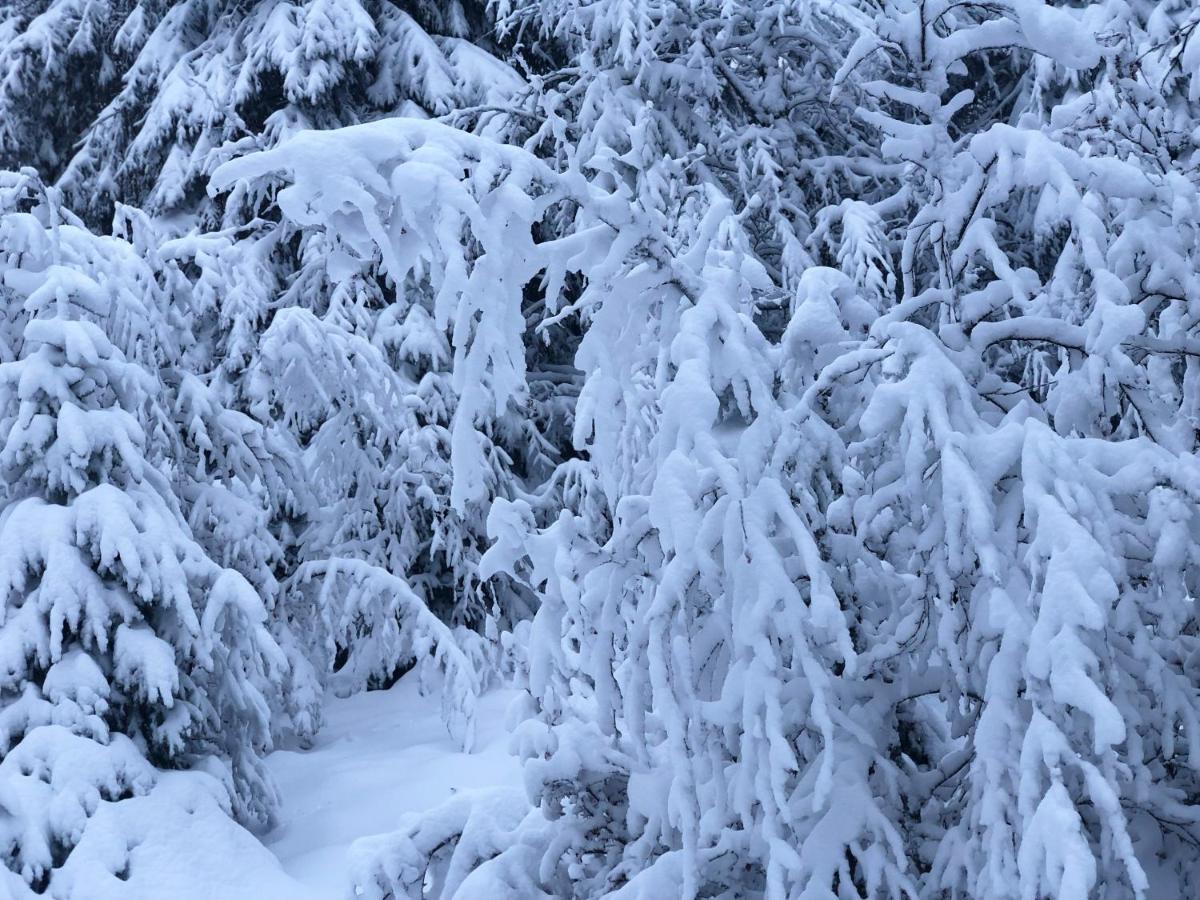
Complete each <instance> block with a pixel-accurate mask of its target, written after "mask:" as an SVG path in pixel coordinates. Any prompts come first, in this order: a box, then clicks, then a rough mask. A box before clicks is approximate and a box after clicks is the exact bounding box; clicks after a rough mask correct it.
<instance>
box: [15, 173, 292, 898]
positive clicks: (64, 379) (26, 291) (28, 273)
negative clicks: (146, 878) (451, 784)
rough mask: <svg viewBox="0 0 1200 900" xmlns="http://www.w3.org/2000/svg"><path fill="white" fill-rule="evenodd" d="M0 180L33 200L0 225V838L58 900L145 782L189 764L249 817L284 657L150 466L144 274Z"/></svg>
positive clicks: (154, 450) (150, 371)
mask: <svg viewBox="0 0 1200 900" xmlns="http://www.w3.org/2000/svg"><path fill="white" fill-rule="evenodd" d="M0 187H3V188H4V189H5V190H6V191H9V192H10V193H9V194H8V197H9V198H20V197H21V196H22V195H25V196H29V195H30V194H32V195H33V197H32V198H31V200H32V203H28V204H24V205H26V206H27V207H28V208H29V211H27V212H18V211H16V210H15V209H14V208H13V207H12V206H6V208H4V209H3V210H2V211H0V212H2V218H0V230H2V231H3V232H4V233H5V234H7V235H10V236H11V238H12V240H11V241H8V242H6V243H5V244H4V246H5V248H6V250H5V253H4V255H3V257H2V258H0V267H2V278H3V283H4V284H5V285H6V287H7V288H8V289H10V290H11V291H12V296H13V297H14V298H15V300H16V302H18V303H23V312H24V316H25V324H24V327H23V329H22V330H21V333H20V335H19V337H16V338H15V340H14V344H15V346H14V348H13V349H14V351H15V353H14V355H15V358H13V359H11V360H9V361H6V362H4V363H2V364H0V410H2V412H0V432H2V434H3V439H2V440H3V443H2V447H0V466H2V467H3V472H4V495H3V501H4V507H3V512H2V513H0V593H2V594H3V596H4V597H5V605H4V614H3V619H2V620H0V696H2V697H3V710H2V712H0V721H2V724H0V757H2V760H0V833H2V835H3V838H2V840H3V845H4V847H5V850H4V857H5V862H6V865H7V866H8V868H9V869H10V870H11V871H12V872H13V873H15V875H17V876H19V877H20V879H21V881H22V883H25V884H27V885H28V886H30V887H31V888H32V889H33V890H35V891H38V892H42V891H45V890H47V889H49V890H50V891H52V892H53V893H55V895H61V896H68V895H71V896H77V894H72V891H73V890H74V888H72V887H71V885H72V884H73V883H74V880H75V879H84V878H86V876H85V875H84V874H81V873H82V872H83V871H84V870H85V869H86V865H90V864H91V863H88V864H85V863H82V862H80V863H78V864H76V863H74V862H73V860H74V859H75V857H74V851H75V848H76V847H78V846H81V845H86V844H89V843H90V842H92V841H101V840H105V838H101V837H99V836H97V837H94V838H93V837H89V835H90V834H91V833H92V831H91V830H90V829H91V823H92V821H93V818H94V817H95V816H96V815H98V812H97V811H98V809H99V808H100V806H99V804H101V801H104V802H118V801H121V800H123V799H125V798H128V797H133V796H139V795H144V794H146V793H147V792H149V791H151V790H152V789H153V787H154V785H155V784H156V782H157V780H158V777H159V771H158V770H159V769H161V768H173V767H182V766H194V767H200V768H203V769H207V770H208V771H209V772H210V773H211V775H212V776H216V777H215V779H212V778H211V776H210V780H212V785H211V787H210V788H209V791H210V793H211V792H212V790H213V789H216V790H217V793H216V794H215V795H214V796H215V797H217V799H218V800H219V803H220V804H221V805H223V806H224V808H225V809H226V810H229V811H232V812H234V813H235V814H236V815H237V816H239V817H240V818H242V819H243V820H245V821H248V822H255V821H257V822H265V821H268V820H269V818H270V816H271V815H272V811H273V808H274V803H275V796H274V791H273V788H272V787H271V785H270V783H269V781H268V780H267V778H266V775H265V772H264V770H263V769H262V766H261V762H260V759H259V755H260V754H261V753H262V752H264V751H265V750H266V749H268V748H269V746H270V704H271V702H272V700H273V699H274V696H273V695H274V693H275V691H276V690H277V688H276V687H275V685H274V683H275V682H277V681H278V680H280V679H281V678H282V676H283V675H284V673H285V672H286V671H287V669H288V664H287V659H286V657H285V655H284V653H283V652H282V651H281V649H280V647H279V646H278V644H277V643H276V641H275V639H274V638H273V637H272V635H271V633H270V630H269V628H268V622H267V611H266V609H265V607H264V604H263V600H262V598H261V597H260V595H259V594H258V593H257V592H256V591H255V590H254V589H253V587H252V586H251V585H250V584H249V583H248V582H247V580H246V579H245V578H244V577H243V576H242V575H241V574H239V573H238V572H236V571H235V570H232V569H228V568H224V567H222V566H221V565H220V564H219V563H218V562H216V561H215V560H214V559H212V558H211V557H210V556H209V555H207V554H206V553H205V552H204V550H203V549H202V548H201V546H200V545H199V544H198V543H197V542H196V540H195V539H194V538H193V536H192V534H191V531H190V529H189V527H188V524H187V522H186V520H185V519H184V517H183V513H182V511H181V507H180V503H179V499H178V498H177V496H176V495H175V493H174V491H173V490H172V484H171V482H170V480H169V479H168V478H167V477H166V476H165V475H164V474H163V472H162V469H161V468H160V462H159V460H160V459H161V455H160V454H161V452H162V451H163V450H164V449H165V448H164V447H163V446H162V445H161V442H162V441H164V440H165V436H164V435H163V430H164V429H165V428H167V427H168V425H169V422H170V420H169V418H167V417H166V410H164V409H163V408H162V407H161V406H160V402H161V401H160V398H161V397H162V395H163V388H162V385H161V384H159V383H158V382H157V379H156V377H155V373H156V372H157V369H156V368H155V367H153V366H152V365H150V363H152V362H153V360H155V358H156V355H157V352H158V351H160V350H161V351H164V352H165V351H169V349H170V348H169V347H158V346H156V344H155V342H154V340H155V334H156V332H157V331H158V330H159V329H160V327H161V324H162V323H161V322H160V321H159V315H160V310H158V309H157V308H156V307H155V306H154V305H153V302H152V301H153V300H154V299H155V298H154V294H153V292H152V291H147V292H146V293H143V292H141V291H138V290H137V288H138V285H139V280H140V282H141V285H142V287H143V288H152V287H153V286H154V280H153V278H152V276H150V275H149V274H148V273H146V272H145V270H144V269H143V270H140V271H139V268H138V265H137V257H136V256H135V255H134V254H133V252H132V250H131V249H130V248H129V247H128V245H125V244H123V243H122V242H121V241H119V240H117V239H108V240H104V239H97V238H94V237H92V236H91V235H90V234H88V233H87V232H86V231H85V230H83V229H82V227H81V226H80V224H79V223H78V220H74V219H73V218H72V217H70V216H65V215H64V214H61V212H60V211H59V210H58V208H57V206H56V201H55V198H54V196H53V193H52V192H50V193H47V192H46V191H45V190H44V189H43V188H41V186H40V185H39V184H38V183H37V182H36V180H33V179H32V178H30V177H28V176H18V177H17V178H15V179H11V178H9V179H8V180H6V181H4V182H0ZM39 195H40V197H39ZM139 276H140V277H139ZM140 360H141V361H140ZM106 821H107V820H106ZM98 827H100V828H101V830H104V829H106V828H107V827H108V826H106V825H102V826H98ZM108 855H109V857H111V858H110V859H108V860H107V861H106V863H105V864H106V865H111V866H115V867H116V868H113V869H111V870H110V871H112V872H119V871H120V869H121V867H122V866H123V865H125V862H124V859H123V857H122V858H118V857H121V854H119V853H118V854H116V855H115V856H114V855H113V854H111V853H110V854H108ZM13 883H14V884H15V883H16V882H13Z"/></svg>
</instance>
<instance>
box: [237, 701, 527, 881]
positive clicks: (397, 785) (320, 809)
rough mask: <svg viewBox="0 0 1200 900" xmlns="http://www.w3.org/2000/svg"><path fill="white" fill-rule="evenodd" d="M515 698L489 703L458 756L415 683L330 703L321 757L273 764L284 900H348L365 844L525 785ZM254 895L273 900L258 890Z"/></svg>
mask: <svg viewBox="0 0 1200 900" xmlns="http://www.w3.org/2000/svg"><path fill="white" fill-rule="evenodd" d="M515 696H516V692H515V691H513V690H497V691H492V692H491V693H489V694H487V695H485V696H484V697H482V698H481V699H480V703H479V708H478V720H477V723H476V729H477V730H476V749H475V751H474V752H472V753H461V752H459V751H458V750H457V749H456V747H455V744H454V742H453V741H452V740H451V739H450V736H449V735H448V734H447V733H446V728H445V726H444V725H443V724H442V719H441V714H440V703H439V700H438V698H437V697H436V696H426V697H422V696H421V695H420V693H419V692H418V690H417V683H416V680H415V679H414V678H404V679H401V680H400V682H399V683H398V684H397V685H396V686H395V687H393V688H391V690H387V691H371V692H368V693H364V694H357V695H355V696H352V697H349V698H346V699H338V698H330V700H329V702H328V704H327V706H326V708H325V717H326V718H325V726H324V728H323V729H322V730H321V733H320V734H319V735H318V736H317V741H316V744H315V745H314V746H313V748H312V749H310V750H306V751H299V752H297V751H290V750H281V751H277V752H275V753H273V754H271V756H270V757H269V758H268V760H267V763H268V765H269V767H270V769H271V773H272V774H273V775H274V776H275V779H276V783H277V784H278V786H279V790H280V793H281V795H282V800H283V809H282V812H281V815H280V818H281V822H280V825H279V826H278V827H277V828H276V829H275V830H274V831H272V832H271V833H270V834H268V835H266V836H265V838H264V840H265V842H266V844H267V846H268V847H269V848H270V850H271V851H273V852H274V853H275V855H276V856H277V857H278V858H279V861H280V863H281V864H282V868H283V872H278V871H277V878H276V879H275V880H277V881H278V882H279V886H278V888H277V890H278V891H280V893H278V894H277V896H278V897H279V898H280V900H283V898H285V897H286V898H287V900H309V898H311V900H340V898H342V897H344V896H345V892H346V889H347V887H348V882H347V877H348V876H347V872H348V869H347V857H346V851H347V849H348V848H349V847H350V845H351V844H352V843H353V842H354V841H355V840H357V839H358V838H360V837H365V836H367V835H373V834H379V833H381V832H388V831H392V830H393V829H395V828H396V827H397V825H398V824H399V822H400V818H401V816H402V815H404V814H405V813H408V812H418V811H421V810H425V809H429V808H431V807H433V806H435V805H437V804H438V803H440V802H442V801H443V800H445V799H446V798H448V797H449V796H450V795H451V794H452V793H453V792H454V791H456V790H462V789H469V788H480V787H487V786H491V785H499V784H516V783H518V781H519V777H520V773H519V768H518V766H517V761H516V759H515V758H513V757H511V756H510V755H509V754H508V750H507V746H508V735H507V732H506V730H505V727H504V718H505V711H506V710H507V708H508V705H509V703H511V701H512V699H513V698H514V697H515ZM284 873H286V875H287V876H290V877H287V878H284V877H283V875H284ZM297 883H298V884H297ZM283 891H287V892H288V893H286V894H285V893H282V892H283ZM238 896H239V897H240V896H243V895H241V894H239V895H238ZM244 896H245V897H246V900H251V898H253V900H263V898H264V894H263V892H262V888H261V886H260V885H257V884H256V885H255V888H254V890H253V891H251V892H248V893H246V894H245V895H244ZM267 896H270V895H267ZM230 900H234V898H230ZM272 900H273V898H272Z"/></svg>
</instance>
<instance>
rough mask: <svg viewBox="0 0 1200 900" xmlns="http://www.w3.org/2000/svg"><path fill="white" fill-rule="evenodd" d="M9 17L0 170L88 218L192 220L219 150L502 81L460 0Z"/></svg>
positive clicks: (486, 91) (481, 91)
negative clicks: (135, 209) (45, 186)
mask: <svg viewBox="0 0 1200 900" xmlns="http://www.w3.org/2000/svg"><path fill="white" fill-rule="evenodd" d="M9 10H10V11H9V13H8V14H7V15H6V16H5V20H4V24H3V27H2V28H0V60H3V63H2V64H0V69H2V70H3V71H4V73H5V78H4V81H3V82H2V83H0V119H3V122H4V125H3V126H0V128H2V129H3V130H2V131H0V162H2V163H5V164H8V165H13V164H14V163H16V164H26V165H29V164H32V165H36V166H38V167H39V168H40V169H42V170H43V172H44V174H45V175H46V176H47V177H52V178H54V179H56V180H57V181H58V183H59V184H60V185H61V186H62V187H63V189H64V191H65V192H66V196H67V198H68V201H69V203H70V204H71V205H73V206H74V207H76V208H78V209H80V210H81V211H83V212H85V213H86V214H87V216H88V217H89V218H95V219H96V220H97V221H103V220H105V219H106V218H107V216H108V214H109V213H110V211H111V209H112V205H113V202H114V201H123V202H132V203H137V204H139V205H143V206H144V207H145V208H147V209H149V210H153V211H159V212H167V211H173V212H193V211H194V208H195V206H196V205H197V203H199V202H200V201H203V199H204V197H205V194H204V184H205V181H206V179H207V176H208V175H209V174H210V173H211V172H212V170H213V169H214V168H215V166H216V165H217V164H218V163H219V162H220V161H221V160H222V159H224V158H227V157H228V156H229V155H230V154H234V153H237V152H241V151H244V150H245V149H246V148H247V147H249V148H254V147H260V146H264V145H267V146H269V145H270V144H273V143H275V142H276V141H278V140H279V139H280V138H282V137H284V136H285V135H287V134H291V133H293V132H295V131H298V130H301V129H304V128H329V127H336V126H339V125H347V124H352V123H354V122H357V121H363V120H366V119H371V118H375V117H379V116H384V115H395V114H398V113H402V114H417V115H437V114H442V113H445V112H448V111H449V110H450V109H451V108H453V107H455V106H457V105H462V104H464V103H480V102H482V103H487V102H489V100H490V98H492V97H493V96H494V95H496V93H497V92H499V91H503V89H504V88H505V86H506V81H508V80H509V79H511V75H510V74H509V73H508V72H507V71H506V70H505V69H504V68H503V67H501V66H497V65H494V64H493V62H492V61H491V58H490V57H489V55H488V54H487V53H486V52H483V51H481V50H479V49H477V48H476V47H475V45H474V43H473V41H474V40H478V39H480V38H481V37H483V36H484V35H485V30H484V29H485V18H486V17H485V14H484V10H483V8H482V4H475V3H471V2H469V0H467V2H464V0H450V2H429V0H414V2H404V3H392V2H390V0H365V2H360V0H308V2H299V3H292V2H274V0H264V2H255V3H250V4H238V3H229V2H223V0H179V2H161V3H160V2H136V3H135V2H124V0H118V2H114V3H108V2H104V3H91V2H81V3H74V2H72V3H60V2H40V3H38V2H35V3H30V4H14V5H12V6H10V7H9ZM508 83H511V82H510V81H509V82H508Z"/></svg>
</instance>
